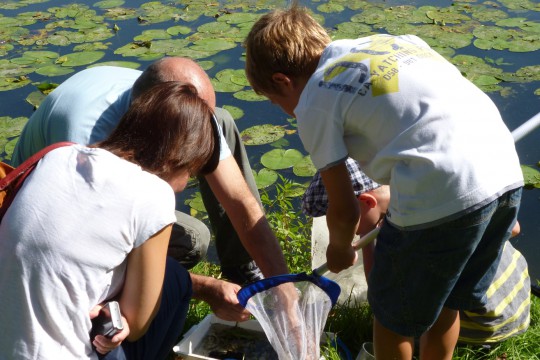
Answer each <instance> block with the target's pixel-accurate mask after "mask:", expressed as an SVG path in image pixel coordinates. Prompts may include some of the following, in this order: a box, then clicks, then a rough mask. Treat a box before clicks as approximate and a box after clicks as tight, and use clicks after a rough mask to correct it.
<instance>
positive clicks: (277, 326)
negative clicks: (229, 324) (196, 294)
mask: <svg viewBox="0 0 540 360" xmlns="http://www.w3.org/2000/svg"><path fill="white" fill-rule="evenodd" d="M340 291H341V290H340V287H339V285H338V284H337V283H335V282H334V281H332V280H330V279H327V278H325V277H323V276H320V275H318V274H317V273H316V272H314V273H312V274H307V273H300V274H287V275H280V276H274V277H270V278H266V279H263V280H259V281H257V282H254V283H252V284H250V285H247V286H245V287H243V288H242V289H240V291H239V292H238V300H239V302H240V304H242V305H243V306H244V307H245V308H246V309H248V310H249V311H250V312H251V313H252V314H253V315H254V316H255V318H256V319H257V320H258V321H259V323H260V324H261V326H262V328H263V330H264V332H265V334H266V336H267V337H268V341H269V342H270V344H271V345H272V347H273V348H274V350H275V351H276V353H277V354H278V357H279V359H280V360H319V357H320V339H321V335H322V333H323V330H324V325H325V323H326V319H327V317H328V313H329V312H330V309H331V308H332V307H333V306H334V305H335V303H336V301H337V299H338V297H339V293H340Z"/></svg>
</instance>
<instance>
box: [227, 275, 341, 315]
mask: <svg viewBox="0 0 540 360" xmlns="http://www.w3.org/2000/svg"><path fill="white" fill-rule="evenodd" d="M300 281H309V282H311V283H313V284H315V285H317V286H318V287H319V288H321V289H322V290H323V291H324V292H325V293H326V294H327V295H328V297H329V298H330V301H331V302H332V306H334V305H335V304H336V302H337V300H338V297H339V294H340V293H341V288H340V287H339V285H338V284H337V283H336V282H335V281H332V280H330V279H328V278H326V277H324V276H321V275H319V274H317V273H316V272H313V273H312V274H307V273H305V272H302V273H299V274H284V275H278V276H272V277H269V278H266V279H262V280H259V281H256V282H254V283H251V284H249V285H246V286H244V287H243V288H241V289H240V291H238V294H237V297H238V301H239V302H240V304H241V305H242V306H243V307H246V304H247V302H248V301H249V299H250V298H251V297H252V296H253V295H255V294H258V293H260V292H262V291H265V290H268V289H270V288H273V287H275V286H278V285H281V284H285V283H288V282H300Z"/></svg>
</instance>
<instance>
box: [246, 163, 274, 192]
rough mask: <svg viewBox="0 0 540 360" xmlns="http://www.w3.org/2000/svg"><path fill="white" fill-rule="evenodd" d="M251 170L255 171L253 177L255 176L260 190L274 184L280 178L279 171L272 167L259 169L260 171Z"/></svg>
mask: <svg viewBox="0 0 540 360" xmlns="http://www.w3.org/2000/svg"><path fill="white" fill-rule="evenodd" d="M251 171H252V172H253V177H254V178H255V183H256V184H257V189H259V190H261V189H264V188H267V187H268V186H270V185H272V184H274V183H275V182H276V181H277V178H278V173H277V172H275V171H274V170H271V169H267V168H263V169H261V170H259V172H256V171H255V170H251Z"/></svg>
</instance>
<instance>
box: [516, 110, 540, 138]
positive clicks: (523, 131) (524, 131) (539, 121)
mask: <svg viewBox="0 0 540 360" xmlns="http://www.w3.org/2000/svg"><path fill="white" fill-rule="evenodd" d="M539 126H540V113H538V114H536V115H534V116H533V117H532V118H530V119H529V120H527V121H525V122H524V123H523V124H521V125H520V126H519V127H518V128H517V129H515V130H514V131H512V136H513V137H514V142H518V141H519V140H521V139H522V138H523V137H525V136H526V135H529V133H530V132H532V131H533V130H534V129H536V128H537V127H539Z"/></svg>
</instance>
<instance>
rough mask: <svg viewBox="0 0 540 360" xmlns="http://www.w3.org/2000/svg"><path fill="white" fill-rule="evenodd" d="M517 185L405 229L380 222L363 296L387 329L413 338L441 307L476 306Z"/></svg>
mask: <svg viewBox="0 0 540 360" xmlns="http://www.w3.org/2000/svg"><path fill="white" fill-rule="evenodd" d="M520 200H521V188H519V189H515V190H511V191H508V192H507V193H505V194H503V195H502V196H501V197H499V198H498V199H496V200H495V201H493V202H491V203H489V204H487V205H485V206H483V207H481V208H480V209H478V210H475V211H473V212H471V213H468V214H466V215H463V216H462V217H459V218H457V219H455V220H452V221H449V222H446V223H443V224H440V225H437V226H434V227H431V228H427V229H421V230H413V231H404V230H400V229H397V228H396V227H394V226H392V225H391V224H390V223H389V222H388V221H386V220H385V221H384V223H383V225H382V227H381V230H380V233H379V236H378V237H377V244H376V246H375V260H374V266H373V269H372V271H371V273H370V276H369V286H368V301H369V304H370V306H371V308H372V310H373V313H374V315H375V317H376V319H377V320H378V321H379V322H380V323H381V324H382V325H383V326H384V327H386V328H387V329H389V330H392V331H393V332H395V333H397V334H399V335H402V336H409V337H412V336H414V337H418V336H420V335H422V334H423V333H424V332H426V331H427V330H428V329H429V328H430V327H431V326H432V325H433V324H434V323H435V321H436V320H437V318H438V316H439V314H440V312H441V310H442V308H443V307H447V308H450V309H455V310H471V309H477V308H479V307H481V306H483V305H485V302H486V296H485V293H486V291H487V289H488V287H489V285H490V284H491V281H492V280H493V277H494V276H495V271H496V269H497V266H498V263H499V259H500V254H501V250H502V247H503V244H504V242H505V241H506V240H508V239H509V238H510V235H511V230H512V227H513V226H514V224H515V223H516V219H517V213H518V210H519V204H520Z"/></svg>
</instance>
